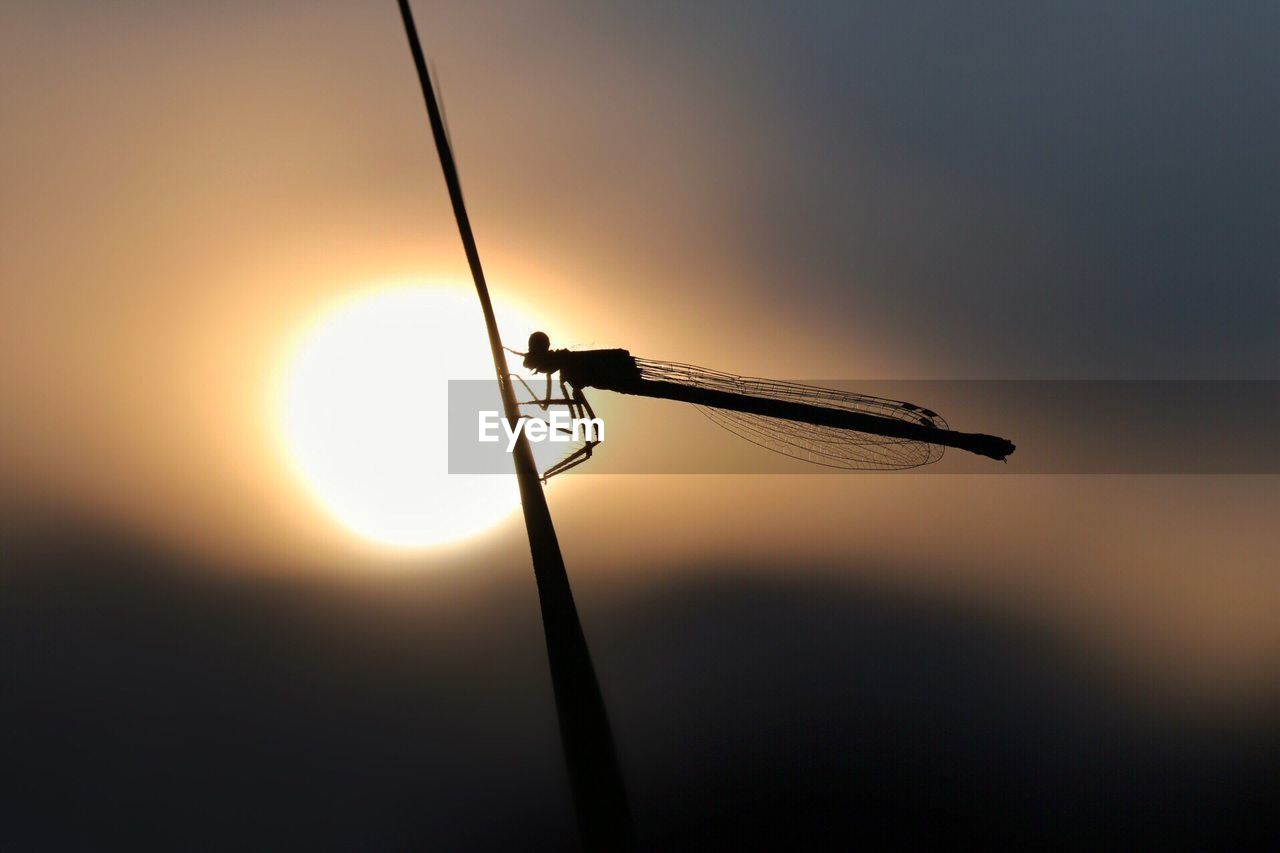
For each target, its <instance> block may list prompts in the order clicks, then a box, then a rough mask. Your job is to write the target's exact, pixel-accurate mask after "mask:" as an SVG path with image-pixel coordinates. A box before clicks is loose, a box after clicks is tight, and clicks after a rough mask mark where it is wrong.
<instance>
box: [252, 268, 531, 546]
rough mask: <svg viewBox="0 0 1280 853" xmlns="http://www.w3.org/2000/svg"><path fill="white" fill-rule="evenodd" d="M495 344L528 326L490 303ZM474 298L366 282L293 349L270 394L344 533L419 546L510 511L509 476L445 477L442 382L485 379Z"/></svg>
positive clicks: (513, 493)
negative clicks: (497, 330)
mask: <svg viewBox="0 0 1280 853" xmlns="http://www.w3.org/2000/svg"><path fill="white" fill-rule="evenodd" d="M495 310H496V312H497V314H498V317H499V323H500V325H502V327H503V329H504V340H506V341H508V342H511V341H515V342H517V343H520V344H522V343H523V340H524V338H523V337H522V336H525V335H527V334H528V331H529V329H530V328H532V325H531V324H530V323H529V322H528V321H527V320H526V319H525V318H524V317H523V316H521V315H520V314H519V313H518V312H514V311H512V310H510V309H509V308H504V306H501V305H498V306H495ZM492 378H493V361H492V359H491V357H490V354H489V349H488V344H487V341H486V339H485V333H484V321H483V319H482V317H481V314H480V309H479V306H478V305H477V303H476V297H475V293H474V292H473V291H471V290H469V289H463V288H461V287H446V286H429V285H422V284H393V285H387V286H381V287H376V288H365V289H362V290H360V291H359V292H358V293H357V294H356V295H355V296H353V297H351V298H348V299H345V300H343V301H342V302H340V303H339V304H337V305H334V306H332V307H330V308H329V309H328V310H327V311H324V312H323V313H322V314H321V315H320V316H319V317H318V319H316V320H315V321H314V322H313V323H312V324H311V325H310V326H309V327H307V328H306V329H305V330H304V331H303V332H302V334H301V335H300V336H299V338H298V340H297V341H296V342H295V343H294V345H293V346H292V347H291V348H290V351H289V352H288V354H287V356H286V358H285V359H284V364H283V370H282V371H281V374H280V376H279V381H278V387H277V391H276V393H275V394H274V397H275V409H276V411H275V420H276V424H277V433H278V435H279V436H280V439H281V441H282V442H283V445H284V449H285V453H286V455H287V457H288V459H289V462H290V464H291V467H292V468H293V469H294V471H295V472H296V473H297V475H298V477H299V478H300V479H301V481H302V482H303V483H304V484H305V485H306V487H307V489H308V490H309V491H310V492H311V493H312V494H313V495H314V497H315V498H316V499H317V500H318V502H319V503H320V504H321V505H322V506H323V507H324V509H325V510H326V511H327V512H328V514H329V515H331V516H332V517H333V518H334V519H335V520H337V521H338V522H339V523H340V524H341V525H343V526H344V527H345V528H346V529H348V530H349V531H351V532H353V533H355V534H357V535H359V536H361V537H364V538H366V539H370V540H373V541H375V542H379V543H382V544H387V545H393V546H399V547H420V546H429V545H436V544H442V543H446V542H453V541H457V540H460V539H464V538H467V537H469V536H472V535H474V534H476V533H479V532H481V531H483V530H486V529H488V528H490V527H492V526H494V525H496V524H497V523H498V522H500V521H502V520H503V519H504V518H506V517H507V516H508V515H510V514H511V512H512V511H513V510H514V509H516V508H517V507H518V506H519V503H520V498H519V493H518V491H517V488H516V483H515V478H514V477H507V476H457V475H450V474H449V473H448V458H447V451H448V448H447V425H446V414H447V407H448V400H447V393H448V380H450V379H492Z"/></svg>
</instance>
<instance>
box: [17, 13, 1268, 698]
mask: <svg viewBox="0 0 1280 853" xmlns="http://www.w3.org/2000/svg"><path fill="white" fill-rule="evenodd" d="M438 14H439V21H440V27H441V30H442V31H446V32H448V33H449V34H450V36H449V38H447V39H446V38H441V37H435V36H433V35H432V34H431V33H430V32H424V36H425V38H426V41H427V45H428V49H429V51H430V52H431V53H432V55H433V56H434V57H435V59H436V61H437V63H438V67H439V76H440V79H441V81H442V84H443V92H444V96H445V103H446V111H447V114H448V119H449V122H450V129H451V135H452V139H453V143H454V146H455V149H456V152H457V156H458V161H459V165H460V168H461V171H462V178H463V184H464V188H465V190H466V193H467V198H468V202H469V205H470V207H471V212H472V216H473V218H474V220H475V224H476V231H477V236H478V239H479V242H480V248H481V252H482V255H483V257H484V260H485V263H486V267H487V269H488V271H489V277H490V281H491V285H492V288H493V290H494V293H495V296H497V298H499V299H503V298H506V299H510V300H512V301H513V302H515V303H517V304H519V305H521V306H523V307H524V308H525V309H526V310H528V311H530V312H531V313H537V312H538V311H539V310H543V311H545V314H542V315H540V318H547V319H548V320H549V321H550V322H549V325H553V326H554V328H549V331H551V332H552V334H553V337H554V338H555V339H556V342H557V343H564V344H572V345H574V346H626V347H628V348H630V349H631V350H632V351H633V352H637V353H642V354H646V355H652V356H655V357H661V358H670V359H673V360H682V361H690V362H695V363H701V364H706V365H707V366H709V367H716V368H724V369H729V370H734V371H737V372H742V373H747V374H766V375H776V376H781V377H793V376H794V377H803V376H824V375H829V374H830V373H831V365H840V366H841V368H840V372H841V374H842V375H845V376H851V377H857V376H875V377H883V378H897V377H924V378H937V377H954V376H960V375H965V376H973V375H984V374H981V373H978V372H975V370H976V369H975V366H974V363H973V362H965V363H963V364H960V365H957V364H956V362H955V361H954V360H953V359H952V358H951V356H950V355H949V353H948V351H947V347H946V344H945V342H944V341H934V340H922V339H920V338H918V337H914V336H912V337H903V336H899V335H896V334H894V333H893V331H892V330H890V329H886V328H885V327H884V326H882V325H880V324H878V323H876V322H874V320H873V318H871V317H870V316H869V315H864V314H861V313H850V312H847V311H843V310H833V309H832V306H831V305H830V304H829V303H828V301H827V298H826V296H825V295H824V292H822V291H806V290H804V289H803V288H801V287H798V286H796V284H795V283H794V282H789V281H779V280H778V278H777V276H776V274H775V273H774V271H772V270H770V271H762V270H761V269H759V268H757V267H755V266H753V265H752V263H751V261H750V260H749V258H750V257H751V256H750V254H749V253H748V252H747V251H745V249H746V248H747V247H746V246H744V245H743V240H744V237H743V235H742V234H741V233H740V232H739V229H740V228H741V220H740V219H739V217H738V214H739V213H740V211H739V207H740V205H742V204H743V199H742V197H741V195H740V194H739V193H738V192H737V191H736V186H737V185H738V183H739V181H740V177H741V175H742V174H745V173H751V172H753V171H755V170H758V169H762V168H764V167H765V165H766V164H767V162H768V158H769V157H770V156H772V155H771V153H770V152H771V151H772V149H773V146H775V145H776V144H778V140H780V139H782V140H785V139H787V135H788V134H789V133H791V132H793V131H794V132H796V133H803V132H804V131H803V128H797V127H795V126H793V125H791V124H789V123H788V122H787V121H786V120H785V119H784V118H782V117H776V116H770V115H769V114H768V113H767V112H763V113H762V112H761V108H760V106H759V105H758V104H755V103H754V102H753V100H752V98H751V89H750V87H749V86H744V85H730V84H729V83H728V82H726V81H725V80H724V79H721V77H719V76H718V74H717V72H716V66H714V64H710V63H708V64H698V62H696V61H695V60H694V59H692V58H690V56H688V55H685V54H681V55H675V54H673V55H672V56H671V57H669V58H668V59H669V61H668V62H665V63H655V62H653V61H651V60H652V57H651V56H646V55H643V54H642V53H641V52H640V51H639V49H637V50H636V52H634V53H631V52H629V50H628V48H627V46H626V45H625V44H623V43H621V42H619V41H618V40H616V39H611V38H610V37H609V36H608V33H607V30H597V29H595V28H593V27H592V26H590V22H588V21H584V20H580V19H578V18H577V17H576V16H575V15H573V14H571V13H568V12H565V13H563V15H562V16H560V17H554V16H551V17H543V18H542V19H540V21H539V25H540V27H541V28H540V29H538V30H537V31H536V32H538V33H540V34H541V36H542V37H541V38H525V37H524V36H525V35H527V33H528V29H527V23H528V22H522V21H521V20H520V19H519V13H518V12H517V13H514V16H513V15H507V16H505V17H504V19H503V20H501V21H495V20H493V19H491V18H490V17H487V16H486V14H485V13H484V12H483V11H468V10H467V9H465V8H463V7H460V6H459V7H453V6H448V7H446V8H444V9H442V10H440V11H439V12H438ZM398 28H399V22H398V21H397V20H396V18H395V16H394V15H392V14H390V13H389V12H388V10H387V9H382V8H379V10H378V14H370V13H366V12H364V11H363V10H362V9H360V8H358V7H356V6H343V5H342V4H325V5H323V6H319V7H317V10H316V13H315V14H312V15H307V16H301V17H293V16H289V15H287V14H286V13H285V12H284V11H270V10H268V11H260V10H257V9H256V8H255V7H254V6H253V5H251V4H247V5H245V6H244V7H236V8H234V9H223V10H220V11H213V10H210V11H207V12H204V13H196V15H195V16H194V17H191V16H188V15H187V14H186V13H183V14H179V13H178V12H177V11H174V10H165V9H163V8H160V9H152V10H148V11H147V13H146V14H143V13H142V12H141V11H140V10H132V11H131V12H127V13H126V12H120V11H119V10H114V9H107V8H105V7H100V8H99V7H86V8H85V9H84V10H80V11H78V12H77V13H76V14H75V15H74V16H73V15H70V14H68V13H63V12H60V11H58V10H56V9H48V8H46V7H45V6H44V5H42V4H17V5H16V6H14V7H12V8H9V9H8V10H7V11H6V12H5V13H4V18H3V26H2V27H0V33H2V35H0V53H2V54H3V55H4V59H3V60H2V61H3V73H0V114H2V116H3V118H2V119H0V120H2V121H3V141H2V142H0V146H3V152H4V157H3V158H0V177H2V180H3V185H4V198H3V206H2V207H0V231H3V233H4V234H5V249H4V251H3V253H0V316H3V317H4V321H3V322H4V335H3V337H0V394H2V398H3V400H4V406H5V409H6V411H8V412H9V413H10V414H9V415H8V416H7V417H6V428H5V430H4V431H3V433H0V472H3V473H4V479H5V489H6V494H5V499H6V501H9V502H16V503H17V504H19V505H24V506H54V507H57V506H73V507H77V508H80V509H82V510H87V511H90V512H93V513H98V514H103V515H105V516H106V517H108V518H110V519H112V520H114V521H117V522H119V523H122V524H125V525H127V526H129V527H130V528H131V529H136V530H139V531H143V532H145V533H146V535H148V536H155V537H159V538H161V539H163V540H166V541H169V542H171V543H173V544H176V545H177V546H179V547H183V548H191V549H198V550H201V551H207V552H212V553H216V554H217V556H218V557H219V558H221V559H226V560H228V561H229V562H234V563H236V564H242V565H251V566H255V567H265V568H266V569H269V570H272V571H281V570H287V571H299V570H302V569H301V567H313V566H319V567H325V568H326V569H327V568H331V567H334V566H349V565H350V564H351V563H352V562H353V561H359V562H360V564H361V565H370V566H378V565H380V564H382V563H388V564H391V565H394V566H395V567H396V570H403V569H404V567H405V560H404V558H402V557H391V556H388V555H386V554H384V553H382V552H379V551H377V550H376V549H372V550H371V549H370V548H369V547H368V546H365V545H363V544H360V543H357V542H354V541H352V540H350V539H349V537H347V536H346V535H345V534H343V533H342V532H341V531H338V530H337V529H335V528H334V526H333V525H332V524H331V523H329V522H328V520H327V519H325V518H324V517H323V516H322V515H321V514H320V513H319V512H318V510H317V508H316V506H315V505H314V504H313V503H312V502H310V501H309V500H308V499H307V497H306V496H305V495H304V494H302V493H301V491H300V487H299V486H298V484H297V483H296V482H294V481H293V480H292V479H290V477H289V476H288V472H287V471H286V470H285V468H284V466H283V464H282V461H281V459H280V458H279V453H278V449H277V447H276V446H275V444H274V443H273V442H274V438H273V436H272V435H271V434H270V432H269V429H268V425H267V421H266V419H265V417H264V416H263V411H264V402H263V395H264V394H265V393H266V390H265V389H266V388H267V387H268V385H269V377H270V373H271V370H272V366H273V365H274V364H275V363H276V360H277V359H278V357H279V353H280V352H281V348H282V347H283V346H284V344H285V342H286V341H287V340H288V339H289V337H290V336H291V335H293V334H295V333H296V332H297V330H298V328H299V327H300V324H302V323H304V322H305V320H306V318H308V317H310V316H312V314H313V313H314V312H315V311H316V310H317V308H318V306H320V305H323V304H324V303H325V302H326V300H329V299H331V298H333V297H334V296H335V295H336V294H341V293H345V292H348V291H349V290H350V289H352V288H355V287H360V286H363V285H367V284H368V283H370V282H376V281H380V280H385V279H389V278H398V277H404V276H423V277H427V278H432V279H446V280H452V281H457V282H462V283H464V284H465V282H466V280H467V279H466V269H465V264H464V259H463V257H462V254H461V251H460V249H459V247H458V244H457V239H456V236H455V233H454V230H453V225H452V221H451V219H450V213H449V209H448V207H447V200H446V197H445V194H444V189H443V186H442V182H441V181H440V179H439V176H438V171H437V168H436V165H435V162H434V159H433V154H432V152H431V149H430V145H429V137H428V135H427V129H426V124H425V121H424V118H423V116H422V114H421V102H420V99H419V94H418V91H417V88H416V81H415V80H414V78H413V75H412V69H411V66H410V64H409V62H408V59H407V56H406V54H405V50H404V44H403V36H402V33H401V32H400V31H399V29H398ZM335 33H340V34H341V37H338V38H335ZM494 55H501V56H502V57H503V62H502V63H496V62H493V61H491V57H492V56H494ZM846 155H847V157H848V159H849V160H850V161H852V162H859V158H864V159H865V160H866V161H867V163H868V168H871V163H872V162H873V160H874V158H875V157H876V156H877V155H876V154H875V153H874V152H872V151H870V149H868V150H866V151H863V150H858V149H856V148H854V149H851V150H848V151H847V152H846ZM786 263H787V259H786V258H785V257H784V258H782V259H780V260H779V262H778V264H779V267H780V268H785V266H786ZM844 285H845V286H846V287H847V288H849V289H853V290H855V291H857V290H859V289H865V290H866V291H867V293H868V294H871V293H875V292H877V291H879V290H883V289H891V288H892V287H893V282H892V281H884V280H877V279H876V278H875V277H874V276H872V275H870V274H868V276H867V277H866V278H864V279H861V280H852V281H848V282H845V283H844ZM869 298H870V297H869ZM539 306H545V308H544V309H540V308H539ZM713 318H714V319H713ZM942 319H943V321H945V317H944V318H942ZM480 331H481V329H480V325H479V313H478V310H477V329H476V333H477V336H479V334H480ZM512 343H514V344H515V345H518V344H519V343H520V342H512ZM985 375H988V376H992V377H1004V376H1015V375H1025V372H1024V371H1023V369H1022V366H1021V365H1019V364H1017V363H1009V364H1006V365H1004V368H1003V369H1001V367H1000V365H998V364H992V365H987V373H986V374H985ZM675 417H678V416H675ZM970 427H971V428H977V425H970ZM993 429H994V428H993ZM1015 438H1016V437H1015ZM654 440H670V437H669V436H663V437H661V438H659V439H654ZM727 440H731V439H727ZM550 497H551V502H552V509H553V512H554V513H555V515H556V518H557V522H558V525H559V528H560V532H561V538H562V540H563V543H564V547H565V552H566V556H567V559H568V561H569V564H570V567H571V571H572V572H573V573H574V574H586V575H589V576H614V575H616V576H619V577H621V576H625V575H628V574H629V573H634V574H637V575H652V576H653V577H654V578H655V582H656V579H658V578H660V577H661V576H662V574H663V572H664V571H667V570H668V568H669V567H673V566H683V565H688V564H692V563H696V562H699V561H703V562H715V563H719V564H732V563H733V562H735V561H740V562H742V563H744V564H745V563H748V562H750V563H751V564H753V565H756V566H760V567H761V568H760V569H759V570H770V567H771V566H772V567H774V570H782V571H786V570H788V569H787V566H789V565H790V564H791V563H792V562H798V561H802V562H804V563H806V564H808V565H813V566H818V567H822V568H823V569H825V570H830V571H847V572H854V573H857V572H864V571H870V569H867V568H864V567H869V566H875V567H876V569H875V571H877V572H885V573H887V574H886V575H885V577H883V578H882V580H884V582H886V583H889V584H893V585H906V586H909V587H911V588H913V589H919V590H921V591H922V594H927V595H936V596H959V597H963V598H971V599H974V600H977V601H981V602H983V603H984V606H990V607H993V608H1008V609H1012V610H1016V611H1019V612H1031V613H1034V614H1035V615H1036V618H1037V619H1041V620H1044V621H1046V622H1049V623H1050V624H1053V625H1056V626H1060V627H1061V629H1062V630H1063V631H1064V632H1065V633H1066V634H1068V635H1070V636H1072V637H1073V638H1077V639H1079V640H1080V641H1081V642H1083V643H1084V644H1085V645H1086V646H1087V645H1088V644H1090V643H1093V642H1096V641H1102V642H1105V643H1107V644H1113V646H1114V647H1115V648H1122V649H1125V650H1126V655H1127V658H1126V659H1129V660H1133V661H1140V662H1141V661H1147V660H1151V659H1153V660H1158V661H1159V663H1160V666H1159V667H1157V669H1159V670H1160V671H1162V672H1165V671H1167V672H1171V673H1179V674H1181V675H1186V674H1189V673H1190V674H1194V675H1196V679H1194V680H1195V681H1197V683H1201V682H1202V681H1204V680H1207V681H1210V682H1211V681H1213V680H1214V679H1221V680H1223V681H1224V682H1225V681H1229V682H1231V683H1232V684H1235V685H1243V687H1242V689H1243V690H1245V692H1251V691H1258V690H1265V689H1269V688H1268V685H1269V682H1270V678H1269V676H1273V674H1274V672H1275V670H1276V667H1277V666H1278V665H1280V633H1278V631H1280V629H1278V628H1277V622H1276V620H1275V618H1274V610H1275V608H1274V605H1275V603H1276V601H1277V596H1278V592H1277V590H1278V589H1280V587H1278V585H1277V579H1276V577H1275V575H1274V566H1276V565H1280V545H1278V544H1277V539H1276V536H1275V534H1274V529H1273V522H1274V517H1275V510H1276V508H1277V506H1276V504H1277V492H1276V488H1275V479H1274V477H967V476H951V477H928V476H926V477H898V478H881V477H857V476H855V477H734V478H726V477H711V476H706V477H685V478H665V477H579V478H574V479H572V480H569V481H565V482H557V483H555V484H554V487H553V488H551V489H550ZM522 535H523V534H522V531H521V530H520V528H519V525H518V524H517V523H516V522H515V521H514V520H512V521H510V522H508V523H506V524H504V525H503V526H501V527H500V528H498V529H497V530H496V531H495V532H494V534H493V536H492V537H491V539H490V540H488V541H486V542H484V543H481V544H478V545H477V544H472V545H468V546H465V547H460V548H452V549H451V548H446V549H442V550H439V551H435V552H429V553H424V554H421V555H418V556H416V557H415V558H414V559H413V561H412V568H413V570H424V571H425V570H432V571H453V570H457V567H458V566H460V565H462V566H465V565H470V564H471V563H472V562H474V561H476V560H480V559H481V558H483V559H491V558H492V559H502V560H507V561H521V560H524V559H526V557H525V551H524V543H523V540H522ZM744 570H745V569H744ZM751 570H753V571H754V570H757V569H754V568H753V569H751Z"/></svg>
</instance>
